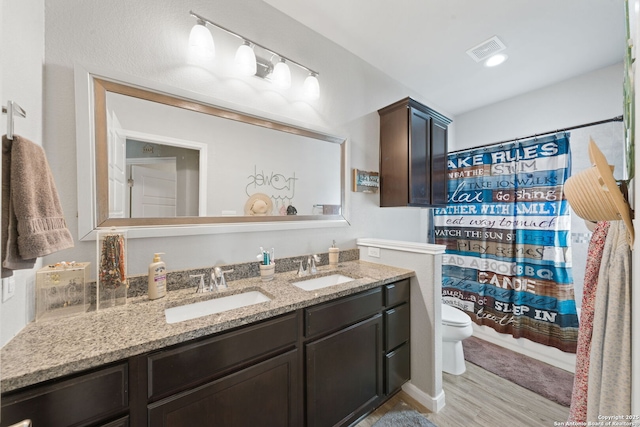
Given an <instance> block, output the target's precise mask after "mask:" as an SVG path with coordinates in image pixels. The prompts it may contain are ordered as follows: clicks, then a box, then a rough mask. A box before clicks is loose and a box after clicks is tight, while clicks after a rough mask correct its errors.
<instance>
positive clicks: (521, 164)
mask: <svg viewBox="0 0 640 427" xmlns="http://www.w3.org/2000/svg"><path fill="white" fill-rule="evenodd" d="M569 165H570V151H569V134H562V135H553V136H547V137H544V138H535V139H530V140H526V141H518V142H513V143H509V144H501V145H495V146H492V147H483V148H476V149H471V150H465V151H461V152H455V153H451V154H449V157H448V170H449V172H448V173H449V183H448V205H447V206H446V207H443V208H436V209H435V211H434V227H435V229H434V232H435V240H436V243H438V244H442V245H446V247H447V249H446V253H445V255H444V256H443V271H442V275H443V283H442V296H443V302H444V303H445V304H449V305H452V306H454V307H457V308H459V309H462V310H464V311H466V312H467V313H468V314H469V315H470V316H471V318H472V319H473V321H474V322H475V323H477V324H479V325H487V326H490V327H492V328H493V329H495V330H496V331H497V332H500V333H506V334H511V335H512V336H513V337H514V338H527V339H529V340H531V341H535V342H537V343H540V344H544V345H548V346H552V347H556V348H558V349H560V350H562V351H565V352H570V353H575V351H576V343H577V337H578V316H577V313H576V304H575V299H574V289H573V281H572V276H571V248H570V235H571V233H570V223H571V220H570V214H569V204H568V202H567V201H566V200H565V198H564V195H563V184H564V181H565V179H566V178H567V177H568V174H569Z"/></svg>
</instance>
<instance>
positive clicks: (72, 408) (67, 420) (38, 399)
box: [0, 363, 129, 427]
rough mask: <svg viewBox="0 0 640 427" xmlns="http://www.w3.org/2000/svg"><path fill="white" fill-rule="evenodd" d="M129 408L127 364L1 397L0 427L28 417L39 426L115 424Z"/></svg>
mask: <svg viewBox="0 0 640 427" xmlns="http://www.w3.org/2000/svg"><path fill="white" fill-rule="evenodd" d="M128 406H129V397H128V365H127V364H126V363H120V364H117V365H114V366H109V367H106V368H102V369H97V370H94V371H91V372H88V373H84V374H82V375H76V376H72V377H70V378H67V379H64V380H60V381H55V382H52V383H50V384H45V385H40V386H35V387H32V388H29V389H27V390H21V391H17V392H15V393H7V394H4V395H2V423H1V424H0V425H2V426H10V425H12V424H15V423H18V422H20V421H22V420H24V419H27V418H29V419H31V421H32V424H33V425H34V426H37V427H48V426H51V427H59V426H90V425H112V424H111V422H110V421H112V420H113V419H114V418H117V417H118V416H123V415H124V414H125V413H126V412H127V411H128ZM106 422H109V423H106ZM115 425H126V424H122V423H121V424H115Z"/></svg>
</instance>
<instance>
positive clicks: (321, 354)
mask: <svg viewBox="0 0 640 427" xmlns="http://www.w3.org/2000/svg"><path fill="white" fill-rule="evenodd" d="M381 333H382V316H381V315H380V314H377V315H375V316H374V317H372V318H370V319H368V320H365V321H363V322H360V323H357V324H355V325H353V326H350V327H347V328H345V329H343V330H340V331H338V332H336V333H334V334H331V335H329V336H327V337H325V338H321V339H319V340H317V341H314V342H311V343H309V344H307V345H306V349H305V350H306V377H307V378H306V380H307V384H306V390H307V426H309V427H311V426H313V427H316V426H317V427H322V426H334V425H347V424H350V423H351V422H352V421H355V420H357V419H358V418H359V417H360V416H361V415H363V414H365V413H367V412H369V411H370V410H372V409H374V408H375V407H376V404H377V403H378V402H379V401H380V399H381V398H382V396H383V395H382V392H383V389H382V387H383V382H382V351H381V349H382V335H381Z"/></svg>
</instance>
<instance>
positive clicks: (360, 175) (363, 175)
mask: <svg viewBox="0 0 640 427" xmlns="http://www.w3.org/2000/svg"><path fill="white" fill-rule="evenodd" d="M379 188H380V174H379V173H378V172H370V171H363V170H360V169H353V191H355V192H357V193H377V192H378V189H379Z"/></svg>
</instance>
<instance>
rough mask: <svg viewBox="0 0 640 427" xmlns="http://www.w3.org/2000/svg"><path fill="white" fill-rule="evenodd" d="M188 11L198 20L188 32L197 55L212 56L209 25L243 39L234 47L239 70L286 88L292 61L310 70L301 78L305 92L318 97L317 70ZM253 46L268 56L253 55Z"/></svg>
mask: <svg viewBox="0 0 640 427" xmlns="http://www.w3.org/2000/svg"><path fill="white" fill-rule="evenodd" d="M189 14H190V15H191V16H193V17H194V18H196V20H197V22H196V25H195V26H194V27H193V28H192V30H191V35H190V36H189V47H190V49H192V50H194V51H195V52H197V53H198V54H199V56H201V57H203V58H205V59H212V58H213V54H214V51H215V50H214V43H213V36H212V35H211V32H210V31H209V29H208V28H207V27H206V26H207V25H211V26H213V27H216V28H218V29H220V30H222V31H224V32H226V33H228V34H231V35H232V36H235V37H237V38H239V39H241V40H242V45H240V47H239V48H238V50H237V51H236V56H235V63H236V67H237V70H238V72H239V73H240V74H242V75H245V76H257V77H261V78H263V79H266V80H271V81H272V82H273V83H274V84H275V85H277V86H278V87H280V88H283V89H287V88H289V87H290V86H291V70H290V69H289V64H293V65H296V66H298V67H300V68H302V69H303V70H305V71H308V72H309V76H308V77H307V78H306V80H305V81H304V86H303V92H304V94H305V96H306V97H307V98H309V99H318V98H319V97H320V83H319V82H318V75H319V73H318V72H317V71H314V70H312V69H311V68H309V67H306V66H304V65H302V64H300V63H299V62H296V61H293V60H291V59H290V58H287V57H285V56H283V55H281V54H279V53H278V52H276V51H274V50H272V49H269V48H267V47H265V46H263V45H261V44H259V43H256V42H254V41H253V40H250V39H248V38H246V37H244V36H242V35H240V34H238V33H236V32H234V31H231V30H229V29H228V28H225V27H223V26H221V25H218V24H216V23H215V22H213V21H211V20H209V19H207V18H205V17H203V16H200V15H198V14H197V13H194V12H193V11H190V12H189ZM203 30H204V32H203ZM205 32H206V33H205ZM256 48H258V49H260V50H261V51H264V52H266V53H267V55H265V56H267V57H269V56H270V57H271V59H265V58H264V57H261V56H258V55H256ZM273 58H276V59H277V60H278V62H276V63H275V64H274V61H273Z"/></svg>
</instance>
